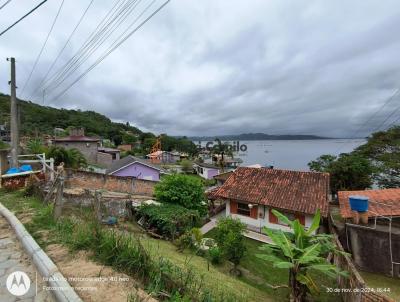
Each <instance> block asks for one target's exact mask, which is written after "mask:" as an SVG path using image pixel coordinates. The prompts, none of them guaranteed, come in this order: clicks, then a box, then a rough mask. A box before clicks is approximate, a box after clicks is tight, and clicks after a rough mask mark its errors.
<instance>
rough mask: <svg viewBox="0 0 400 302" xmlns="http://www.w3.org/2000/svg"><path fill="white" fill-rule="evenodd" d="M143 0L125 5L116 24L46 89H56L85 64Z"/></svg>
mask: <svg viewBox="0 0 400 302" xmlns="http://www.w3.org/2000/svg"><path fill="white" fill-rule="evenodd" d="M140 1H141V0H134V1H131V2H130V3H128V6H124V8H123V9H124V10H123V11H122V13H121V14H119V15H117V16H116V17H115V18H113V20H112V21H115V20H116V21H117V22H116V23H114V24H111V26H109V27H108V28H107V29H106V30H105V31H103V35H102V36H101V37H99V39H97V41H95V43H92V44H91V45H90V47H89V48H87V49H86V51H85V52H84V54H83V55H82V56H80V57H78V59H77V60H75V62H74V64H73V65H71V66H69V67H68V68H67V70H65V71H64V72H63V73H62V74H61V75H60V76H59V77H58V79H57V80H56V81H55V82H53V83H52V84H51V85H52V86H51V88H49V86H47V87H46V91H48V90H49V91H50V93H51V91H54V90H56V89H57V88H58V87H59V86H60V85H61V84H62V83H63V82H64V81H65V80H66V79H67V78H68V77H69V76H71V75H72V74H73V73H74V72H75V71H76V70H77V69H78V68H79V67H80V66H81V65H82V64H84V63H85V62H86V61H87V60H88V59H89V58H90V57H91V56H92V55H93V53H94V52H96V50H97V49H98V48H99V47H100V46H101V45H103V44H104V42H105V41H106V40H107V39H108V38H109V37H110V36H111V35H112V33H114V31H115V30H116V29H117V28H118V27H119V26H120V25H121V23H122V22H124V21H125V19H126V18H127V17H128V16H129V14H130V13H131V12H132V11H133V10H134V9H135V8H136V7H137V4H138V3H139V2H140Z"/></svg>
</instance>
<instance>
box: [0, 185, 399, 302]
mask: <svg viewBox="0 0 400 302" xmlns="http://www.w3.org/2000/svg"><path fill="white" fill-rule="evenodd" d="M0 202H2V203H3V204H4V205H5V206H6V207H8V208H9V209H10V210H12V211H13V212H15V213H16V215H17V217H19V218H20V219H21V217H23V216H24V215H25V214H26V213H30V212H38V211H41V209H42V208H43V206H42V203H41V201H40V200H38V199H36V198H32V197H29V198H26V197H22V195H21V194H20V193H4V191H2V192H1V193H0ZM69 213H70V214H72V213H71V212H69ZM73 214H74V216H79V211H77V210H75V211H74V213H73ZM41 223H42V224H46V223H47V222H46V221H41V222H37V223H36V224H32V223H31V224H29V225H28V230H29V231H30V232H31V233H32V235H33V236H34V237H35V239H37V240H38V242H39V244H41V245H42V246H46V245H47V244H50V243H56V242H57V240H58V239H57V238H53V237H51V238H43V236H42V229H43V226H41ZM49 223H50V222H49ZM120 227H121V230H125V231H126V232H127V233H128V234H131V235H132V236H134V237H136V238H137V237H140V239H141V242H142V243H143V245H144V246H145V247H146V248H147V250H148V251H149V252H150V253H152V254H153V255H158V256H161V257H165V258H167V259H169V260H170V261H171V262H173V263H175V264H177V265H179V266H182V267H184V266H188V265H190V266H192V267H193V268H194V269H195V271H196V272H197V273H198V274H200V275H203V276H204V280H205V282H206V284H207V286H208V287H210V288H214V289H218V288H219V289H220V288H223V289H225V290H226V291H229V292H232V293H235V294H236V295H238V296H245V297H246V298H244V299H243V301H285V300H286V297H287V293H288V291H287V289H286V288H279V289H275V290H274V289H272V288H271V287H268V284H271V285H285V284H287V278H288V277H287V276H288V273H287V271H285V270H282V269H276V268H274V267H272V265H271V264H270V263H267V262H265V261H263V260H261V259H259V258H257V257H256V254H258V253H259V250H258V248H259V246H260V245H261V244H260V243H259V242H257V241H254V240H250V239H246V246H247V249H248V253H247V255H246V257H245V258H244V259H243V260H242V263H241V267H242V270H243V272H244V274H243V276H242V277H240V278H233V277H231V276H230V275H229V269H230V266H229V265H228V264H227V263H225V264H224V265H221V266H213V265H211V264H210V265H208V263H207V261H206V260H205V259H204V258H202V257H199V256H195V255H193V254H192V253H191V252H188V251H187V252H184V253H180V252H178V251H177V250H176V247H175V246H174V245H173V244H171V243H170V242H168V241H163V240H157V239H153V238H149V237H148V236H146V235H145V234H143V233H142V232H141V231H140V229H139V228H138V227H137V226H136V225H134V224H132V223H123V224H121V225H120ZM212 235H213V234H212V231H211V232H210V233H208V234H207V236H208V237H212ZM316 279H317V280H323V282H322V283H323V285H325V286H328V287H333V288H334V287H336V285H335V284H334V280H331V279H329V278H327V277H322V276H321V277H319V276H317V278H316ZM319 285H320V286H321V285H322V284H321V283H319ZM376 287H381V286H378V285H377V286H376ZM393 288H394V286H392V289H393ZM314 301H329V302H331V301H332V302H333V301H340V298H339V297H338V296H334V295H331V294H329V295H328V294H326V291H325V290H324V288H323V287H322V286H321V295H320V296H319V297H316V298H315V299H314Z"/></svg>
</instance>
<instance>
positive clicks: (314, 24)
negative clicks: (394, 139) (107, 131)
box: [0, 0, 400, 137]
mask: <svg viewBox="0 0 400 302" xmlns="http://www.w3.org/2000/svg"><path fill="white" fill-rule="evenodd" d="M14 2H15V1H14ZM59 3H60V2H57V1H53V2H52V3H49V4H46V6H45V7H43V9H41V10H40V11H39V12H38V13H37V14H35V15H33V16H32V17H30V18H29V19H27V20H26V21H24V23H22V24H21V25H19V26H18V27H16V28H15V29H14V30H13V32H12V33H10V34H7V35H5V36H3V37H0V57H4V58H5V57H7V56H10V55H13V56H15V57H17V60H18V72H19V82H20V83H24V81H25V80H26V77H27V74H28V73H29V71H30V68H31V66H32V64H33V62H34V60H35V58H36V55H37V53H38V52H39V49H40V47H41V45H42V43H43V41H44V38H45V36H46V34H47V31H48V29H49V26H50V24H51V21H52V18H53V17H54V15H55V13H56V11H57V8H58V5H59ZM88 3H89V1H88V0H87V1H80V2H79V4H78V3H76V2H75V3H72V2H67V1H66V4H65V6H64V8H63V11H62V12H61V15H60V20H59V22H58V23H57V25H56V27H55V29H54V33H53V34H52V35H51V37H50V39H49V42H48V45H47V47H46V49H45V51H44V53H43V56H42V58H41V60H40V62H39V64H38V67H37V69H36V71H35V73H34V76H33V77H32V80H31V82H30V84H29V87H28V89H27V92H28V93H27V95H30V93H31V92H32V90H34V88H35V87H37V85H38V84H39V83H40V81H41V79H42V77H43V75H44V74H45V72H46V71H47V68H48V66H49V64H51V62H52V60H53V59H54V58H55V56H56V55H57V53H58V51H59V50H60V48H61V47H62V46H63V43H64V42H65V41H66V39H67V37H68V35H69V33H70V32H71V30H72V28H73V25H74V24H76V22H77V21H78V19H79V17H80V14H81V13H82V12H83V10H84V8H85V7H86V5H87V4H88ZM159 3H161V2H159ZM31 5H32V4H31V3H24V4H16V3H13V2H12V3H10V5H9V7H8V10H5V9H4V10H2V11H0V20H2V21H1V26H2V27H5V25H6V24H9V23H11V22H12V21H13V20H15V19H16V17H17V16H20V15H22V13H23V12H25V11H27V10H28V8H29V7H31ZM111 5H112V3H108V4H106V3H104V2H102V3H101V2H100V1H94V4H93V7H92V8H91V9H90V11H89V13H88V16H87V18H86V19H85V21H84V22H83V23H82V25H81V27H80V28H79V30H78V32H77V34H76V35H75V36H74V38H73V39H72V40H71V44H70V45H69V46H68V47H67V48H66V50H65V52H64V54H63V56H62V58H61V60H60V62H59V64H58V66H61V63H62V62H66V60H68V59H69V58H70V57H71V56H72V55H73V54H74V52H75V51H76V50H77V49H79V47H80V45H81V44H82V43H83V42H84V40H85V38H86V37H87V36H88V35H89V34H90V32H91V31H92V30H93V29H94V28H95V26H96V25H97V23H98V22H99V20H100V17H99V16H103V15H104V14H105V13H106V12H107V10H108V9H110V7H111ZM398 28H400V5H399V4H398V2H397V1H395V0H393V1H385V2H384V3H382V2H380V1H355V0H354V1H344V0H343V1H333V0H332V1H308V0H307V1H305V0H304V1H296V2H294V1H282V0H275V1H265V0H259V1H258V0H252V1H222V0H220V1H215V0H214V1H212V0H208V1H184V0H173V1H171V2H170V3H169V4H168V5H167V7H166V8H165V9H164V10H163V11H162V12H161V13H160V14H158V15H157V16H155V17H154V18H153V19H152V20H151V22H150V23H148V24H146V25H145V26H144V27H143V28H142V29H141V30H140V31H139V32H138V33H137V34H135V35H134V36H133V37H132V38H131V39H130V40H128V42H127V43H125V44H124V45H123V46H121V47H120V48H119V49H118V50H117V51H116V52H114V53H113V54H112V55H110V56H109V57H108V58H107V59H106V60H105V61H104V62H103V63H102V64H101V65H99V66H98V67H96V68H95V69H94V70H93V71H91V73H90V74H88V75H87V77H85V78H83V79H82V80H81V81H80V82H78V83H77V84H76V85H75V86H73V88H71V89H70V90H69V91H68V93H67V94H65V95H64V96H62V97H61V98H59V99H57V100H54V99H53V98H52V97H51V96H49V97H48V99H47V102H48V103H49V104H50V105H54V106H57V107H67V108H82V109H88V110H95V111H98V112H101V113H103V114H106V115H107V116H109V117H110V118H112V119H113V120H116V121H122V122H125V121H129V122H130V123H131V124H133V125H136V126H138V127H140V128H142V129H144V130H150V131H154V132H158V133H160V132H168V133H170V134H177V135H178V134H179V135H181V134H186V135H210V134H231V133H243V132H266V133H276V134H278V133H307V134H319V135H325V136H341V137H342V136H350V135H352V134H354V133H357V135H366V134H367V133H369V132H370V131H372V130H374V129H376V127H377V126H379V125H380V124H381V123H382V121H383V120H384V119H385V118H386V117H387V116H388V115H389V114H390V112H392V111H393V110H395V109H396V108H397V106H399V105H400V97H397V98H394V99H393V101H391V102H390V103H389V104H388V105H387V106H386V107H385V109H384V110H382V111H381V112H380V113H379V114H377V115H376V116H374V118H372V119H371V120H370V122H369V123H368V124H367V125H365V126H364V127H363V128H362V129H361V131H359V132H357V131H356V130H357V129H358V128H359V127H360V126H361V125H363V124H364V123H365V121H366V120H368V119H369V118H370V117H371V116H372V115H373V114H374V113H375V112H376V111H377V110H379V108H380V107H381V106H382V105H383V104H384V102H385V101H386V100H387V98H389V97H390V96H391V95H392V94H393V93H394V91H395V89H396V88H398V87H399V79H400V68H399V67H400V60H399V58H398V53H399V51H400V42H399V39H398V37H397V29H398ZM93 61H94V58H93V59H92V62H93ZM85 66H86V67H87V66H89V64H88V63H87V64H86V65H83V66H82V67H81V68H79V69H78V70H77V73H76V75H79V72H83V70H84V69H85ZM0 70H2V74H1V77H0V79H1V83H0V90H1V91H7V90H8V87H7V85H6V81H7V80H8V72H6V70H8V66H7V65H6V62H5V61H4V62H3V63H2V64H1V69H0ZM34 100H36V101H37V102H40V101H41V100H40V96H38V95H36V96H35V97H34ZM398 117H399V116H398V115H397V116H393V118H392V119H391V120H389V121H388V122H387V123H386V124H385V125H386V126H387V125H389V124H390V123H391V122H392V121H394V120H395V119H396V118H398Z"/></svg>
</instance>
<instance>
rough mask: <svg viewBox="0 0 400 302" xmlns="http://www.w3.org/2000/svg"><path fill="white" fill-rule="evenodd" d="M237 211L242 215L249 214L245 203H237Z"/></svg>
mask: <svg viewBox="0 0 400 302" xmlns="http://www.w3.org/2000/svg"><path fill="white" fill-rule="evenodd" d="M237 213H238V214H240V215H243V216H250V208H249V205H248V204H247V203H239V202H238V204H237Z"/></svg>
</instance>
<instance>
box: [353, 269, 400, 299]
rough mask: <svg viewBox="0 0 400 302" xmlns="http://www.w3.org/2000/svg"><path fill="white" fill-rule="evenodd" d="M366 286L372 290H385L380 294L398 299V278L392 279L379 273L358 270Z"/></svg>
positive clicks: (399, 282) (399, 283) (399, 294)
mask: <svg viewBox="0 0 400 302" xmlns="http://www.w3.org/2000/svg"><path fill="white" fill-rule="evenodd" d="M360 274H361V276H362V277H363V278H364V280H365V282H366V283H367V286H368V287H369V288H371V289H374V290H385V289H387V290H388V291H384V292H382V294H384V295H386V296H389V297H391V298H393V299H394V300H395V301H400V279H393V278H390V277H386V276H383V275H381V274H373V273H367V272H360Z"/></svg>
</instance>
